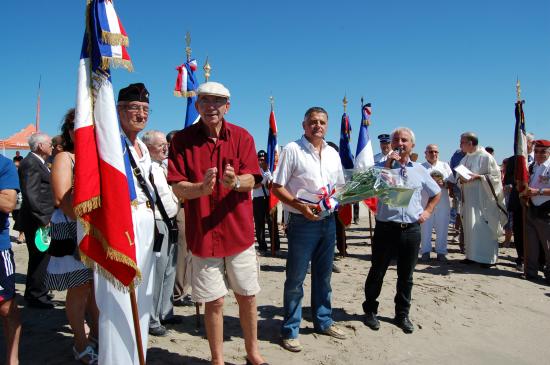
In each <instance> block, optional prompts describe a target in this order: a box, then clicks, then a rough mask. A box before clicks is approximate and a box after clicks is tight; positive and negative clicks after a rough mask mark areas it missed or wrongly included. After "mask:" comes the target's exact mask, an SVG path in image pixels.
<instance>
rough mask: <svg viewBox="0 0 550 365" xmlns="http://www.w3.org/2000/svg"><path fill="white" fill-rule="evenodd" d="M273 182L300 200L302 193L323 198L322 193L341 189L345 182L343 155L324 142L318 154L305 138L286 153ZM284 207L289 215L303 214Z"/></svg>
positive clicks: (295, 142) (296, 142)
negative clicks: (301, 191)
mask: <svg viewBox="0 0 550 365" xmlns="http://www.w3.org/2000/svg"><path fill="white" fill-rule="evenodd" d="M273 182H274V183H275V184H278V185H281V186H283V187H284V188H285V189H286V190H287V191H288V192H289V193H290V194H292V195H293V196H297V194H298V191H299V190H300V189H304V190H306V191H307V192H309V193H312V194H320V193H321V192H322V191H323V189H327V190H332V189H333V188H338V187H340V186H342V185H344V182H345V181H344V171H343V169H342V163H341V162H340V155H339V154H338V152H336V150H335V149H334V148H332V147H330V146H329V145H328V144H327V143H326V142H325V141H323V145H322V147H321V152H320V154H319V153H318V152H317V151H316V150H315V147H313V145H312V144H311V143H309V141H308V140H307V139H306V137H305V136H302V138H300V139H299V140H296V141H294V142H291V143H289V144H288V145H286V146H285V148H284V149H283V152H282V153H281V157H280V158H279V164H278V166H277V169H276V170H275V176H274V179H273ZM283 205H284V209H285V210H287V211H289V212H292V213H300V212H299V211H298V210H296V209H294V208H292V207H291V206H288V205H286V204H283Z"/></svg>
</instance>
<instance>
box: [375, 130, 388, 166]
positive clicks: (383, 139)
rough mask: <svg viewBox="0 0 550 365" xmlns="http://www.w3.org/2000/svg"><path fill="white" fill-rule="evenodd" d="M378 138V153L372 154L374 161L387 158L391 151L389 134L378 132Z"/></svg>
mask: <svg viewBox="0 0 550 365" xmlns="http://www.w3.org/2000/svg"><path fill="white" fill-rule="evenodd" d="M378 140H379V141H380V151H381V152H380V153H377V154H376V155H374V163H375V164H376V163H379V162H384V161H386V159H387V158H388V155H389V153H390V152H391V145H390V135H389V134H380V135H378Z"/></svg>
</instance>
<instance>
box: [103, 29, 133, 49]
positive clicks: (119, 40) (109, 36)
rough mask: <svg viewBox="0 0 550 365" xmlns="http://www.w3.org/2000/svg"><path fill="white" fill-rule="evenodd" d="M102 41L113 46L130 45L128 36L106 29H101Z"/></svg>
mask: <svg viewBox="0 0 550 365" xmlns="http://www.w3.org/2000/svg"><path fill="white" fill-rule="evenodd" d="M101 41H102V42H103V43H105V44H109V45H111V46H124V47H128V45H129V44H130V40H129V39H128V37H127V36H125V35H123V34H120V33H111V32H107V31H105V30H101Z"/></svg>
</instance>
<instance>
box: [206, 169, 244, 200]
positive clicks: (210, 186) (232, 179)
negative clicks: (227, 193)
mask: <svg viewBox="0 0 550 365" xmlns="http://www.w3.org/2000/svg"><path fill="white" fill-rule="evenodd" d="M217 175H218V168H217V167H211V168H209V169H208V170H206V173H205V174H204V178H203V180H202V183H201V186H200V188H201V192H202V193H203V195H210V194H212V191H214V186H215V185H216V176H217ZM220 182H221V183H222V185H223V186H224V187H226V188H227V189H233V187H234V186H235V183H236V182H237V175H236V174H235V169H234V168H233V166H231V165H230V164H227V165H225V169H224V171H223V175H222V177H221V179H220Z"/></svg>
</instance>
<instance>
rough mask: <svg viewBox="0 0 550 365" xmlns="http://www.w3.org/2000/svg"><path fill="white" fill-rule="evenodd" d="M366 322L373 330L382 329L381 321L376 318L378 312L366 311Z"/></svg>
mask: <svg viewBox="0 0 550 365" xmlns="http://www.w3.org/2000/svg"><path fill="white" fill-rule="evenodd" d="M364 322H365V325H366V326H367V327H368V328H370V329H371V330H373V331H378V330H379V329H380V321H379V320H378V318H376V313H373V312H368V313H366V314H365V320H364Z"/></svg>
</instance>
